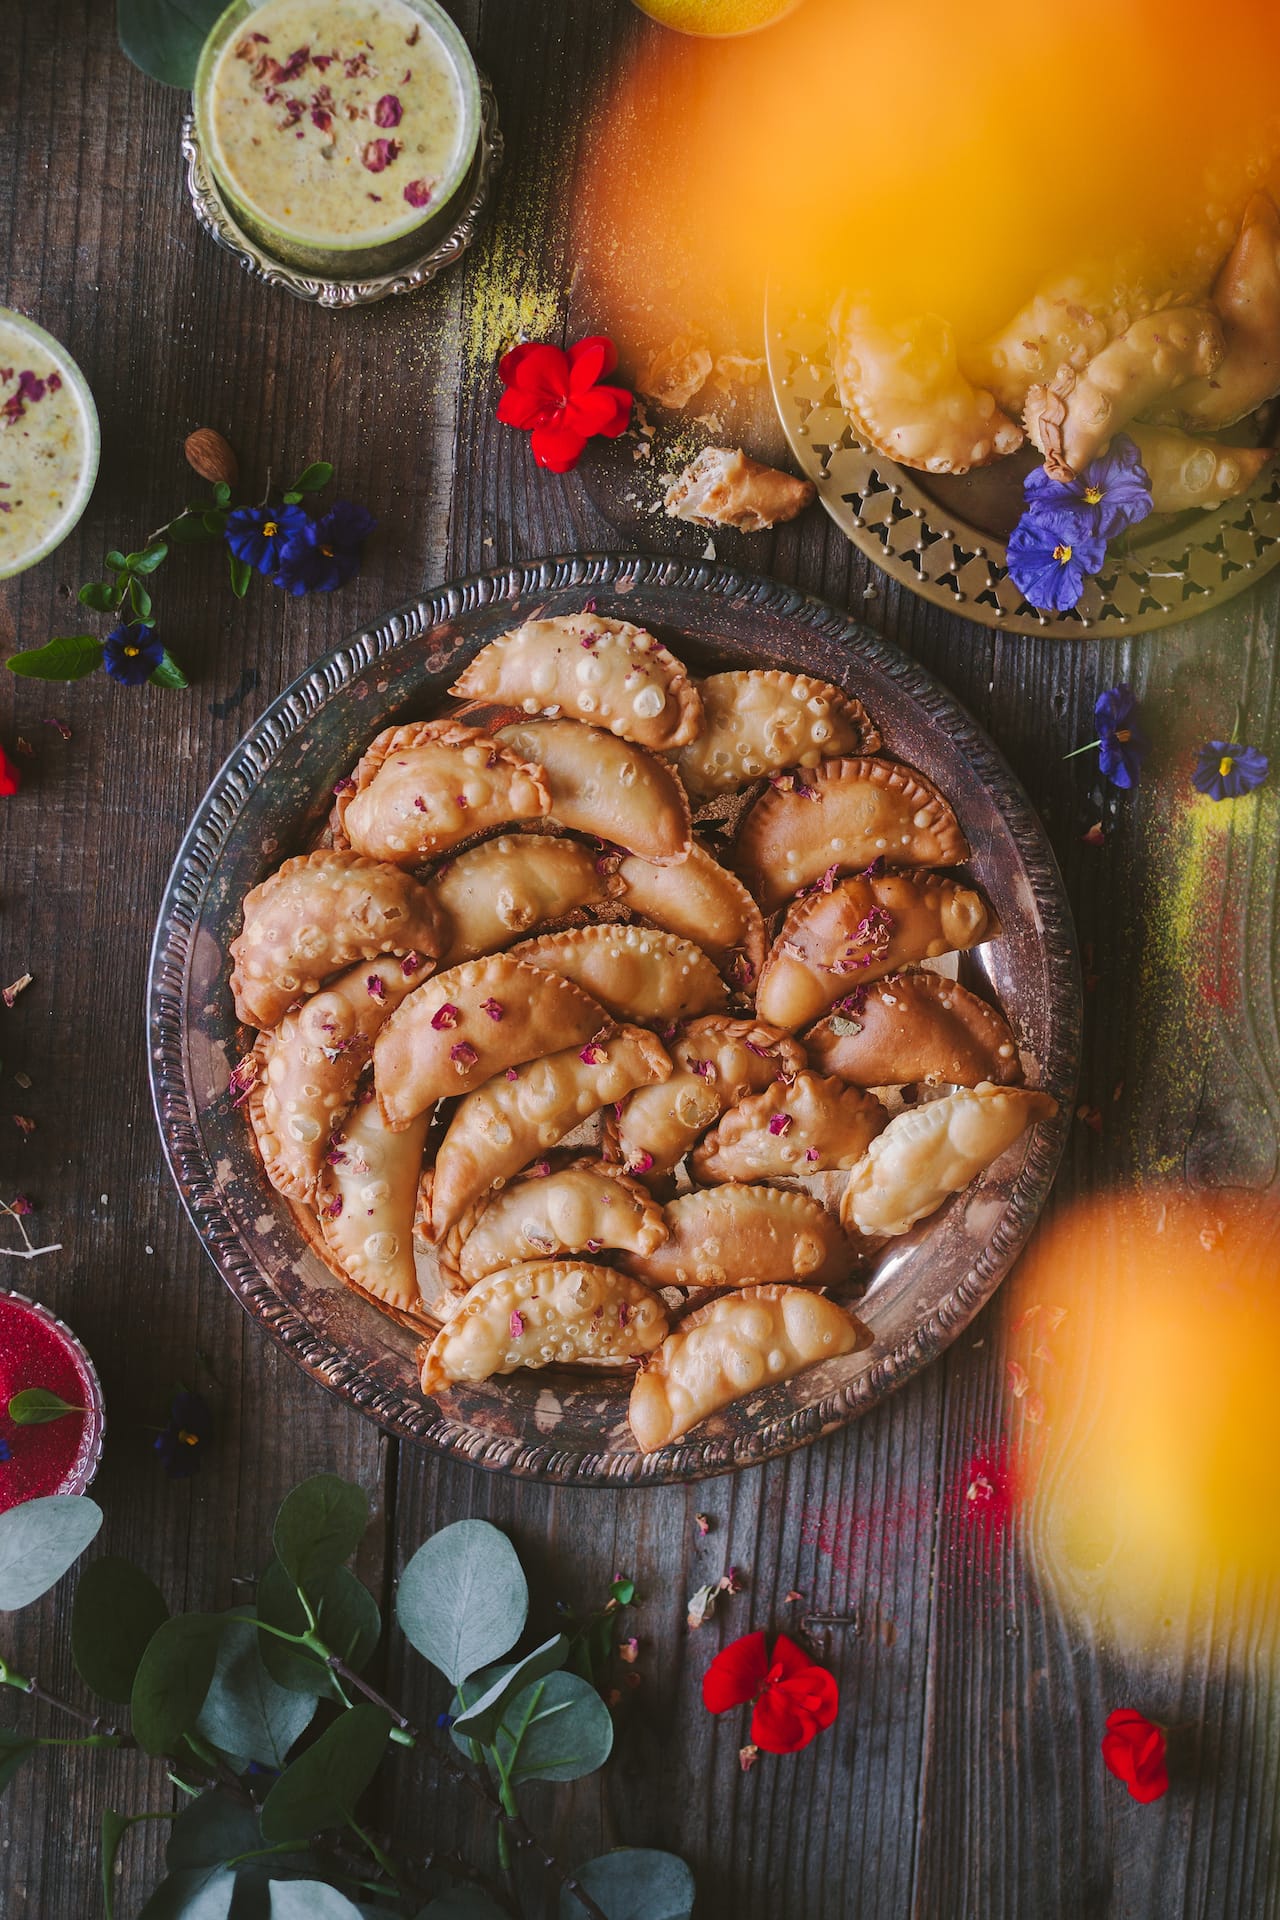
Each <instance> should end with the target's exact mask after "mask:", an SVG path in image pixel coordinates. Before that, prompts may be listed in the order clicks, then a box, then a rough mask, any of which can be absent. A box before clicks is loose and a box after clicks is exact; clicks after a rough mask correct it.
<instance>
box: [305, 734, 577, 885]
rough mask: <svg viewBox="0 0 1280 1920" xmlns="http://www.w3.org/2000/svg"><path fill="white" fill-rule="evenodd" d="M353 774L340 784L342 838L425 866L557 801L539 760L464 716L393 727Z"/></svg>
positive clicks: (337, 832)
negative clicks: (465, 842) (479, 835)
mask: <svg viewBox="0 0 1280 1920" xmlns="http://www.w3.org/2000/svg"><path fill="white" fill-rule="evenodd" d="M352 780H353V783H354V784H353V785H351V786H348V785H346V784H345V783H344V785H343V786H342V787H341V788H340V789H339V791H338V795H337V799H336V801H335V804H334V810H333V827H334V838H335V839H345V840H346V841H348V842H349V843H350V845H351V846H353V847H354V848H355V849H356V850H357V852H359V853H367V854H369V855H371V856H372V857H373V858H374V859H376V860H394V861H397V862H398V863H399V864H400V865H401V866H420V865H421V864H422V862H423V861H424V860H429V859H431V858H432V857H433V856H434V855H436V854H441V853H447V852H448V851H449V849H450V847H455V846H457V845H458V843H459V842H460V841H462V840H467V839H469V838H470V837H471V836H472V834H476V833H487V832H489V831H490V830H491V829H492V828H494V827H505V826H509V825H511V824H512V823H513V822H514V821H517V820H537V819H539V818H540V817H541V815H543V814H544V813H546V812H547V810H548V808H549V807H550V805H551V796H550V794H549V792H548V790H547V785H546V782H545V781H544V780H543V778H542V774H541V772H540V771H539V769H538V768H537V767H535V766H531V765H529V764H528V763H527V762H525V761H523V760H521V759H520V758H519V756H518V755H517V754H515V753H512V752H511V751H510V750H509V748H507V747H505V746H504V745H503V744H502V743H501V741H498V740H494V739H491V738H490V737H489V735H488V734H484V733H481V732H479V731H478V730H477V729H476V728H475V727H464V726H463V725H462V724H461V722H459V721H457V720H420V721H415V722H414V723H413V724H412V725H410V726H405V727H388V728H386V729H385V731H384V732H382V733H380V734H378V736H377V737H376V739H374V740H373V741H372V742H371V744H370V746H369V748H368V750H367V751H366V753H365V754H364V756H363V758H362V759H361V760H360V762H359V764H358V765H357V767H356V770H355V773H354V775H353V776H352Z"/></svg>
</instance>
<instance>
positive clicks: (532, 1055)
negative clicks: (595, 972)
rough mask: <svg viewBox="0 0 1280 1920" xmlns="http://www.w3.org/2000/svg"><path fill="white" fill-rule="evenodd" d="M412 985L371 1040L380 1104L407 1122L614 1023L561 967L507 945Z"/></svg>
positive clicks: (390, 1119) (395, 1123)
mask: <svg viewBox="0 0 1280 1920" xmlns="http://www.w3.org/2000/svg"><path fill="white" fill-rule="evenodd" d="M427 987H429V988H430V989H431V991H430V992H429V993H428V992H427V991H426V988H423V987H420V988H419V989H418V991H417V992H416V993H411V994H410V995H409V998H408V999H407V1000H405V1001H404V1002H403V1003H402V1004H401V1005H400V1006H399V1007H398V1008H397V1009H396V1011H395V1013H394V1014H393V1015H392V1016H391V1018H390V1020H388V1022H387V1024H386V1026H385V1027H383V1029H382V1031H381V1033H380V1034H379V1035H378V1038H377V1041H376V1042H375V1044H374V1052H373V1066H374V1080H375V1082H376V1085H377V1088H378V1104H379V1106H380V1107H381V1109H382V1115H383V1118H384V1119H385V1120H386V1122H387V1125H388V1126H390V1127H406V1126H408V1124H409V1122H410V1121H411V1120H413V1119H416V1117H417V1116H418V1114H420V1113H425V1112H426V1111H427V1109H428V1108H430V1107H433V1106H434V1105H435V1103H436V1101H437V1100H447V1099H449V1098H450V1097H451V1096H452V1095H454V1094H459V1093H469V1092H470V1091H471V1089H472V1088H473V1087H478V1086H480V1085H481V1084H482V1083H483V1082H484V1081H486V1080H488V1079H490V1078H492V1076H493V1075H494V1074H495V1073H501V1072H503V1071H504V1070H505V1069H506V1068H507V1067H514V1066H519V1065H520V1063H521V1062H522V1061H524V1060H536V1059H537V1058H538V1056H539V1055H540V1054H544V1053H554V1052H556V1051H557V1049H559V1048H561V1047H569V1046H582V1045H584V1044H585V1043H586V1042H587V1041H588V1040H590V1039H591V1037H592V1035H593V1034H597V1033H599V1032H600V1030H601V1029H602V1028H603V1027H607V1026H608V1025H609V1016H608V1014H607V1013H606V1012H605V1011H604V1008H603V1007H602V1006H600V1005H599V1003H598V1002H597V1001H595V1000H593V999H591V997H590V996H589V995H588V994H585V993H583V991H582V989H581V988H580V987H576V986H574V984H573V982H572V981H570V980H565V979H563V978H562V977H561V976H560V975H559V974H555V973H547V972H544V971H543V970H542V969H541V968H540V967H528V966H525V965H524V964H523V962H521V961H519V960H516V959H514V958H513V957H512V955H510V954H507V953H494V954H490V955H488V957H487V958H485V959H483V960H466V961H464V962H463V964H462V965H461V966H460V967H448V968H446V970H445V971H444V972H443V973H438V974H436V975H435V977H434V979H432V980H429V981H428V982H427Z"/></svg>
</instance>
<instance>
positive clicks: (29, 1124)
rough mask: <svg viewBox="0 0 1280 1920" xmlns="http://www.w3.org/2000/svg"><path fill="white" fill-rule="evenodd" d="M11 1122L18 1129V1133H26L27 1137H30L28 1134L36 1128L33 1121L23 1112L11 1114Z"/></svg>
mask: <svg viewBox="0 0 1280 1920" xmlns="http://www.w3.org/2000/svg"><path fill="white" fill-rule="evenodd" d="M13 1124H14V1126H15V1127H16V1128H17V1129H18V1131H19V1133H23V1134H26V1135H27V1136H28V1137H30V1135H31V1134H33V1133H34V1132H35V1130H36V1123H35V1121H34V1120H28V1118H27V1116H26V1114H25V1113H15V1114H14V1116H13Z"/></svg>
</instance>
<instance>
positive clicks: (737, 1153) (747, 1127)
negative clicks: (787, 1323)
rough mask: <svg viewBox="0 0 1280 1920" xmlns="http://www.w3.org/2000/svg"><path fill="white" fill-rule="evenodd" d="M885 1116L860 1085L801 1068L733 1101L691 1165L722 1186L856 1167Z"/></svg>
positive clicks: (696, 1150)
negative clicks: (803, 1070) (741, 1098)
mask: <svg viewBox="0 0 1280 1920" xmlns="http://www.w3.org/2000/svg"><path fill="white" fill-rule="evenodd" d="M887 1119H888V1115H887V1114H886V1112H885V1110H884V1108H883V1107H882V1106H881V1105H880V1102H879V1101H878V1100H877V1099H875V1098H874V1097H873V1096H872V1095H871V1094H869V1093H864V1092H863V1091H862V1089H861V1088H859V1087H851V1086H848V1085H847V1084H846V1082H845V1081H843V1080H836V1079H833V1078H831V1077H829V1076H827V1075H823V1074H818V1073H810V1072H807V1071H806V1072H804V1073H798V1074H796V1076H795V1078H794V1079H780V1080H775V1081H774V1083H773V1085H772V1086H771V1087H766V1088H765V1090H764V1092H763V1093H753V1094H750V1095H748V1097H747V1098H746V1099H745V1100H740V1101H739V1102H738V1103H737V1105H736V1106H733V1107H730V1108H729V1110H728V1112H727V1113H725V1114H724V1115H723V1116H722V1117H721V1119H720V1122H719V1124H718V1125H717V1127H716V1128H715V1131H714V1132H713V1133H709V1134H708V1135H707V1137H706V1139H705V1140H704V1141H703V1142H702V1145H701V1146H699V1147H695V1148H694V1151H693V1155H692V1158H691V1160H690V1163H689V1164H690V1169H691V1171H692V1173H693V1176H694V1178H695V1179H696V1180H701V1181H705V1182H707V1183H709V1184H717V1183H719V1182H720V1181H722V1180H776V1179H780V1178H784V1177H785V1176H786V1175H788V1174H803V1173H828V1172H831V1171H833V1170H836V1169H840V1168H846V1167H852V1166H856V1164H857V1162H858V1161H859V1160H861V1158H862V1156H863V1154H864V1153H865V1152H866V1150H867V1148H868V1147H869V1146H870V1144H871V1142H872V1140H874V1138H875V1136H876V1135H877V1134H878V1133H879V1132H880V1131H881V1129H882V1128H883V1127H884V1125H885V1122H886V1120H887ZM764 1277H765V1276H764V1275H761V1276H760V1278H762V1279H763V1278H764Z"/></svg>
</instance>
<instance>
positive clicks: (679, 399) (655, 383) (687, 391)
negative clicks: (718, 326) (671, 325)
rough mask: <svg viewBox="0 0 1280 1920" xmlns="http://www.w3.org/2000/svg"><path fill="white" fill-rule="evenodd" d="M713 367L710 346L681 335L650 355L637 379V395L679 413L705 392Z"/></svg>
mask: <svg viewBox="0 0 1280 1920" xmlns="http://www.w3.org/2000/svg"><path fill="white" fill-rule="evenodd" d="M711 367H712V360H711V355H710V353H709V352H708V350H707V346H706V342H705V341H702V340H693V339H689V338H687V337H686V336H685V335H684V334H678V335H677V336H676V338H675V339H674V340H672V341H671V342H670V343H669V344H668V345H667V346H665V347H660V348H659V349H658V351H657V352H656V353H652V354H650V356H649V358H648V360H647V361H646V362H645V364H644V366H643V367H641V369H640V371H639V373H638V374H637V375H636V392H637V393H642V394H643V395H644V397H645V399H646V400H654V401H656V402H657V404H658V405H659V406H660V407H670V408H671V410H672V412H673V413H679V412H680V410H681V408H682V407H687V406H688V404H689V402H690V401H691V400H692V399H693V397H694V395H695V394H697V393H700V392H701V391H702V388H703V387H704V386H705V385H706V383H707V379H708V377H709V376H710V373H711Z"/></svg>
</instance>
